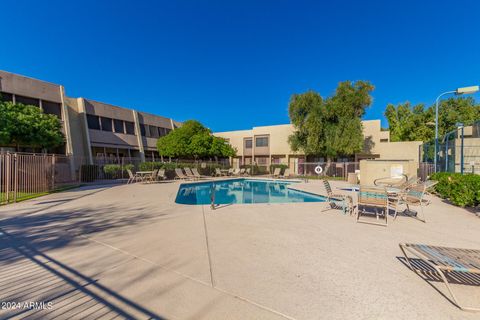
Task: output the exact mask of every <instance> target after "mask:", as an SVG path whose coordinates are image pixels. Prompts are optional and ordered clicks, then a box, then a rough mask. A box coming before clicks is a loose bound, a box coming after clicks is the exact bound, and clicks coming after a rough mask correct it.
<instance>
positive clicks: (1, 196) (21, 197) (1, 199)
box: [0, 185, 80, 205]
mask: <svg viewBox="0 0 480 320" xmlns="http://www.w3.org/2000/svg"><path fill="white" fill-rule="evenodd" d="M79 186H80V185H66V186H62V187H60V188H58V189H55V190H53V191H48V192H38V193H27V192H17V202H20V201H25V200H29V199H33V198H38V197H41V196H45V195H47V194H50V193H56V192H61V191H65V190H69V189H73V188H77V187H79ZM9 198H10V203H12V202H13V192H10V193H9ZM6 203H7V194H6V193H5V192H0V205H3V204H6Z"/></svg>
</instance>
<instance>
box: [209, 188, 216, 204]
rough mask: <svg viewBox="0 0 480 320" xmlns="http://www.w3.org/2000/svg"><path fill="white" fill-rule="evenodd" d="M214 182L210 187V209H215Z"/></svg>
mask: <svg viewBox="0 0 480 320" xmlns="http://www.w3.org/2000/svg"><path fill="white" fill-rule="evenodd" d="M215 189H216V188H215V182H214V183H212V186H211V187H210V209H212V210H215Z"/></svg>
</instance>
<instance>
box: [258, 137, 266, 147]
mask: <svg viewBox="0 0 480 320" xmlns="http://www.w3.org/2000/svg"><path fill="white" fill-rule="evenodd" d="M255 147H268V137H260V138H256V139H255Z"/></svg>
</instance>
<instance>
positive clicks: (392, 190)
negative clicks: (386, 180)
mask: <svg viewBox="0 0 480 320" xmlns="http://www.w3.org/2000/svg"><path fill="white" fill-rule="evenodd" d="M337 189H338V190H343V191H351V192H359V191H360V186H359V185H353V186H349V187H337ZM385 189H386V190H387V194H388V195H397V194H398V193H399V192H400V191H401V190H400V189H398V188H394V187H386V188H385Z"/></svg>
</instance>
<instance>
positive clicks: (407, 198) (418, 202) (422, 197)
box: [394, 181, 437, 222]
mask: <svg viewBox="0 0 480 320" xmlns="http://www.w3.org/2000/svg"><path fill="white" fill-rule="evenodd" d="M436 183H437V182H436V181H433V182H432V181H427V182H424V183H417V184H414V185H411V186H408V187H406V188H405V191H403V192H401V193H400V194H399V196H398V204H397V205H398V206H400V205H405V206H406V207H407V208H406V210H404V211H403V212H404V213H405V214H406V215H409V216H411V217H415V218H417V219H418V220H420V221H422V222H427V220H426V218H425V212H424V211H423V208H424V207H426V206H428V205H429V204H430V199H427V196H428V192H427V190H428V189H430V188H432V187H433V186H434V185H435V184H436ZM410 207H420V214H421V218H420V217H418V212H417V211H412V210H410ZM397 213H398V210H396V211H395V216H394V219H395V218H396V217H397Z"/></svg>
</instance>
